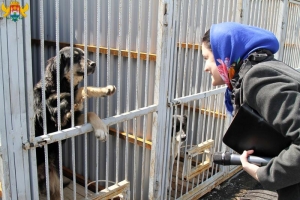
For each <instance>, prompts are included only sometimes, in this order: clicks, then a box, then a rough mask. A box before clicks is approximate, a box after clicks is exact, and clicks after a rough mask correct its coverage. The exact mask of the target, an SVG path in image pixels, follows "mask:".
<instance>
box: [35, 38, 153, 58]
mask: <svg viewBox="0 0 300 200" xmlns="http://www.w3.org/2000/svg"><path fill="white" fill-rule="evenodd" d="M31 43H32V44H34V45H40V40H39V39H31ZM45 46H54V47H56V42H55V41H49V40H48V41H47V40H45ZM66 46H70V44H69V43H66V42H60V43H59V48H63V47H66ZM74 47H78V48H80V49H82V50H84V44H74ZM87 50H88V52H93V53H96V51H97V47H96V46H93V45H87ZM108 51H110V55H114V56H117V55H118V54H119V51H121V56H123V57H127V58H134V59H137V58H138V56H140V59H141V60H147V56H149V60H151V61H156V54H152V53H149V54H148V55H147V53H144V52H140V53H138V52H137V51H128V50H119V49H114V48H110V49H109V50H108V48H106V47H99V53H100V54H108Z"/></svg>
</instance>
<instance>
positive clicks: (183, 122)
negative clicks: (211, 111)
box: [169, 115, 187, 181]
mask: <svg viewBox="0 0 300 200" xmlns="http://www.w3.org/2000/svg"><path fill="white" fill-rule="evenodd" d="M180 126H181V127H180ZM186 126H187V116H185V115H184V116H180V115H176V116H175V115H174V116H173V117H172V130H171V151H170V162H169V181H171V179H172V171H171V170H172V169H173V165H174V162H175V159H176V157H177V155H178V149H179V148H180V147H181V145H182V144H183V142H185V140H186Z"/></svg>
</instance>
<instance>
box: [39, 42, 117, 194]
mask: <svg viewBox="0 0 300 200" xmlns="http://www.w3.org/2000/svg"><path fill="white" fill-rule="evenodd" d="M70 55H71V52H70V47H65V48H63V49H61V50H60V52H59V55H57V56H59V60H60V77H59V80H60V91H59V92H58V93H57V71H56V69H57V63H56V57H53V58H50V59H49V60H48V62H47V66H46V69H45V82H44V83H45V104H46V110H45V112H46V125H47V133H52V132H55V131H58V121H57V114H58V112H57V111H58V106H57V95H59V96H60V114H61V129H62V130H63V129H66V128H70V127H71V116H72V114H71V89H73V90H74V120H75V125H81V124H83V123H84V115H83V113H82V109H83V103H84V100H85V99H87V98H88V97H106V96H109V95H112V94H113V93H114V92H115V90H116V88H115V86H113V85H108V86H106V87H87V89H86V91H85V90H84V88H83V87H79V86H78V84H79V83H80V82H81V81H82V80H83V78H84V71H85V68H86V70H87V75H90V74H93V73H94V71H95V67H96V64H95V62H93V61H91V60H89V59H87V62H86V65H84V60H85V55H84V52H83V51H82V50H81V49H79V48H74V53H73V55H74V57H73V58H74V61H73V63H74V64H73V74H71V73H70V69H71V66H70V64H71V58H70ZM71 76H73V86H74V88H71V83H70V80H71ZM34 112H35V118H34V123H35V136H40V135H43V133H44V132H43V130H44V127H43V106H42V82H41V81H39V82H38V83H37V84H36V85H35V87H34ZM87 121H88V122H89V123H91V125H92V126H93V128H94V133H95V136H96V138H97V139H99V140H101V141H105V140H106V137H107V127H106V125H105V124H104V123H103V122H102V120H101V119H100V118H99V117H98V116H97V115H96V114H95V113H93V112H89V113H87ZM58 153H59V152H58V143H57V142H55V143H52V144H49V145H48V158H49V180H50V197H51V199H59V197H60V191H59V174H58V159H59V157H58ZM36 155H37V166H38V167H37V168H38V181H39V191H40V193H41V194H43V195H45V192H46V190H45V189H46V187H45V182H46V175H45V154H44V147H43V146H42V147H41V148H37V149H36Z"/></svg>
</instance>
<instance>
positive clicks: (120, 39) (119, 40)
mask: <svg viewBox="0 0 300 200" xmlns="http://www.w3.org/2000/svg"><path fill="white" fill-rule="evenodd" d="M122 2H123V1H120V2H119V35H118V42H119V43H118V49H119V50H118V83H117V84H118V88H121V42H122V35H121V34H122V30H123V29H122V26H123V24H122V17H123V15H122V14H123V5H122ZM120 99H121V91H120V89H119V90H117V115H119V114H120ZM119 133H120V132H119V123H118V124H117V133H116V137H117V138H116V139H117V142H116V184H118V182H119V154H120V141H119V139H120V138H119Z"/></svg>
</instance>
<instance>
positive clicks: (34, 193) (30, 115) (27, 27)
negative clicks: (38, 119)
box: [0, 0, 39, 199]
mask: <svg viewBox="0 0 300 200" xmlns="http://www.w3.org/2000/svg"><path fill="white" fill-rule="evenodd" d="M26 3H28V4H30V1H29V0H25V1H24V5H25V4H26ZM27 15H28V16H27V17H26V18H24V19H23V21H24V26H23V28H24V31H23V33H24V34H25V37H24V38H25V39H24V43H25V54H26V56H25V57H26V59H25V61H26V68H25V70H26V71H25V74H26V94H27V108H28V109H27V122H28V129H27V130H28V132H29V141H30V142H32V141H33V139H34V138H35V127H34V112H33V87H32V85H33V78H32V59H30V58H32V54H31V42H30V41H31V24H30V19H31V15H30V12H28V13H27ZM0 34H1V33H0ZM0 49H1V48H0ZM3 105H4V104H3ZM29 154H30V161H29V167H30V176H29V177H30V185H31V198H34V199H37V198H38V195H39V194H38V190H37V189H36V188H38V178H37V168H36V164H37V163H36V150H35V148H31V149H30V150H29ZM2 185H3V183H2ZM2 189H3V188H2ZM27 198H28V199H29V198H30V197H29V196H27Z"/></svg>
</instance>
